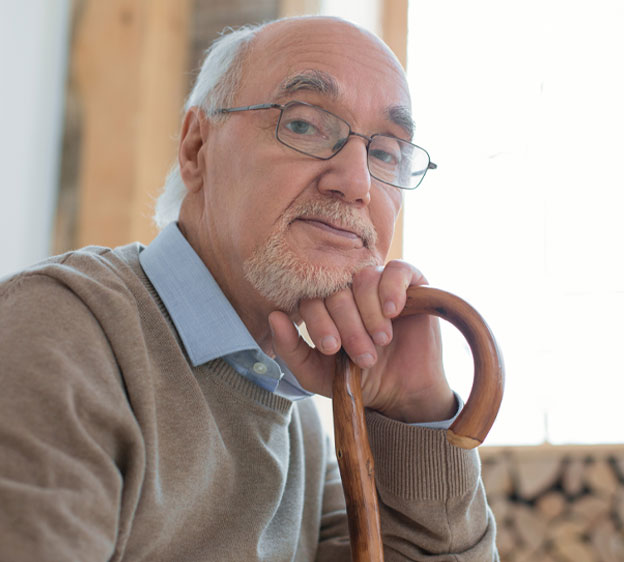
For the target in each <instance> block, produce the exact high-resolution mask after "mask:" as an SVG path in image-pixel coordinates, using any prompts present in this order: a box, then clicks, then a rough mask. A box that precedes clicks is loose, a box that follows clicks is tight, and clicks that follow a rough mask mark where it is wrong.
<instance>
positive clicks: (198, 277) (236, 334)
mask: <svg viewBox="0 0 624 562" xmlns="http://www.w3.org/2000/svg"><path fill="white" fill-rule="evenodd" d="M139 260H140V262H141V266H142V267H143V270H144V271H145V274H146V275H147V276H148V278H149V280H150V281H151V283H152V285H154V288H155V289H156V291H157V292H158V295H159V296H160V298H161V299H162V301H163V304H164V305H165V307H166V308H167V311H168V312H169V315H170V316H171V319H172V320H173V323H174V325H175V327H176V329H177V330H178V333H179V334H180V338H181V340H182V343H183V344H184V347H185V349H186V352H187V354H188V356H189V358H190V360H191V363H192V365H193V366H197V365H201V364H202V363H206V362H207V361H211V360H212V359H216V358H217V357H222V356H224V355H229V354H231V353H236V352H239V351H243V350H254V351H255V350H257V351H261V350H260V348H259V346H258V344H257V343H256V341H255V340H254V339H253V337H252V336H251V334H250V333H249V331H248V330H247V328H246V326H245V325H244V324H243V322H242V320H241V319H240V318H239V316H238V314H237V313H236V311H235V310H234V308H233V307H232V305H231V304H230V302H229V301H228V300H227V298H226V297H225V295H224V294H223V291H221V288H220V287H219V285H218V284H217V282H216V281H215V280H214V278H213V276H212V275H211V273H210V271H209V270H208V268H207V267H206V266H205V264H204V263H203V262H202V261H201V259H200V258H199V256H198V255H197V254H196V253H195V250H193V248H192V247H191V245H190V244H189V243H188V241H187V240H186V238H184V236H183V235H182V233H181V232H180V229H179V228H178V225H177V224H176V223H171V224H169V225H168V226H166V227H165V228H164V229H163V230H162V231H161V232H160V234H159V235H158V236H157V237H156V238H155V239H154V240H153V242H152V243H151V244H150V245H149V246H147V248H145V249H144V250H143V251H142V252H141V254H140V256H139Z"/></svg>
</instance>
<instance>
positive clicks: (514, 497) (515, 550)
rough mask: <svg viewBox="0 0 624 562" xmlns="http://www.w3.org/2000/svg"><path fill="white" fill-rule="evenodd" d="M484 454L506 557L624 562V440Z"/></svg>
mask: <svg viewBox="0 0 624 562" xmlns="http://www.w3.org/2000/svg"><path fill="white" fill-rule="evenodd" d="M480 454H481V460H482V469H483V480H484V483H485V488H486V492H487V496H488V501H489V503H490V506H491V507H492V511H493V512H494V515H495V517H496V522H497V526H498V539H497V543H498V548H499V552H500V555H501V561H502V562H624V445H613V446H579V447H570V446H566V447H555V446H548V445H543V446H539V447H513V448H498V447H482V448H481V449H480Z"/></svg>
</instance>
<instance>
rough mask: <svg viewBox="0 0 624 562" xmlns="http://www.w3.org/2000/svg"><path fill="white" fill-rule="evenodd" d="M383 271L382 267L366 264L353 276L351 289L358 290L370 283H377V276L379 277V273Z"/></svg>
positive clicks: (368, 285)
mask: <svg viewBox="0 0 624 562" xmlns="http://www.w3.org/2000/svg"><path fill="white" fill-rule="evenodd" d="M382 271H383V268H382V267H377V266H373V265H369V266H366V267H364V268H362V269H360V270H359V271H358V272H357V273H356V274H355V275H354V276H353V290H354V291H360V290H362V289H365V288H367V287H370V286H371V285H377V283H379V278H380V277H381V273H382Z"/></svg>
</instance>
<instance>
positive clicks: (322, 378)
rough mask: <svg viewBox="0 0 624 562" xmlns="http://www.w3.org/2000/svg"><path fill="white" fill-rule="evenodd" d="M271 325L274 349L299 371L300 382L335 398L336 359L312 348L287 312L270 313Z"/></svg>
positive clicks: (311, 389)
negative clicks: (333, 394) (334, 376)
mask: <svg viewBox="0 0 624 562" xmlns="http://www.w3.org/2000/svg"><path fill="white" fill-rule="evenodd" d="M269 326H270V327H271V335H272V336H273V351H274V352H275V353H276V355H279V356H280V357H281V359H282V360H283V361H284V362H285V363H286V364H287V365H288V368H289V369H290V370H291V371H292V372H293V373H296V374H297V380H298V381H299V384H301V386H303V388H305V389H306V390H308V391H310V392H313V393H314V394H322V395H323V396H328V397H331V394H332V379H333V374H334V358H333V357H325V356H323V355H321V354H319V353H318V352H316V351H315V350H314V349H313V348H311V347H310V346H309V345H308V344H307V343H306V342H305V340H304V339H303V338H302V337H301V336H300V335H299V332H298V331H297V328H296V327H295V325H294V324H293V323H292V321H291V320H290V318H289V317H288V316H287V315H286V314H284V313H283V312H280V311H274V312H272V313H271V314H269ZM338 349H340V347H338Z"/></svg>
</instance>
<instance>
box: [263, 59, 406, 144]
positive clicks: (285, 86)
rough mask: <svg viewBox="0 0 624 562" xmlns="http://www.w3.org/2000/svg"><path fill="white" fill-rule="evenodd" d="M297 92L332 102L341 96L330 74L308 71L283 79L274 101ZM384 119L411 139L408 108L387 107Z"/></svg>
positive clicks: (281, 99) (394, 105)
mask: <svg viewBox="0 0 624 562" xmlns="http://www.w3.org/2000/svg"><path fill="white" fill-rule="evenodd" d="M299 91H309V92H315V93H318V94H321V95H323V96H327V97H328V98H330V99H332V100H333V101H336V100H339V99H340V96H341V86H340V83H339V82H338V80H336V79H335V78H334V77H333V76H332V75H331V74H329V73H327V72H324V71H322V70H318V69H309V70H304V71H300V72H296V73H294V74H291V75H289V76H287V77H286V78H284V79H283V80H282V82H281V83H280V84H279V86H278V87H277V89H276V91H275V92H274V101H283V100H285V99H289V98H291V97H292V96H293V94H294V93H296V92H299ZM385 118H386V119H388V120H389V121H391V122H392V123H395V124H396V125H398V126H399V127H401V128H402V129H404V130H405V132H406V133H407V134H408V135H409V138H410V139H411V138H412V137H413V134H414V121H413V119H412V114H411V111H410V108H409V107H408V106H405V105H401V104H393V105H389V106H388V107H386V108H385Z"/></svg>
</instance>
